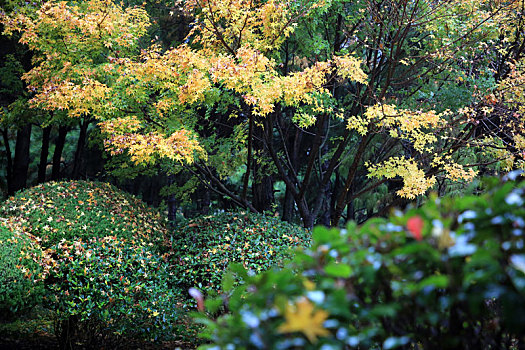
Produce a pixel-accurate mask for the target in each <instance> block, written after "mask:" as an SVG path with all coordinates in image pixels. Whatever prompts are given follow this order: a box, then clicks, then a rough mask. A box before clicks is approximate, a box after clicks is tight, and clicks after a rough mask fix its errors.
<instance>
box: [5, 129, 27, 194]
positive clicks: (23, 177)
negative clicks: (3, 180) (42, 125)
mask: <svg viewBox="0 0 525 350" xmlns="http://www.w3.org/2000/svg"><path fill="white" fill-rule="evenodd" d="M30 145H31V124H28V125H26V126H24V127H22V128H21V129H19V130H18V131H17V133H16V146H15V158H14V161H13V178H12V181H11V183H12V186H11V189H10V194H13V193H15V192H16V191H18V190H21V189H23V188H25V187H26V186H27V171H28V170H29V146H30Z"/></svg>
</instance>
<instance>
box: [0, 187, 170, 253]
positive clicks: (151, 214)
mask: <svg viewBox="0 0 525 350" xmlns="http://www.w3.org/2000/svg"><path fill="white" fill-rule="evenodd" d="M0 217H13V218H16V220H17V221H18V222H19V224H20V225H22V226H23V227H24V228H25V229H26V230H27V232H29V233H31V234H33V235H35V236H37V237H39V238H41V239H42V243H41V244H42V246H43V247H49V246H51V245H53V244H56V243H58V242H60V241H61V240H63V239H65V240H73V239H76V238H81V239H90V238H93V237H105V236H116V237H119V238H126V239H136V240H143V241H147V242H149V243H150V244H160V243H161V242H162V239H163V237H164V235H165V234H166V225H165V224H166V221H165V220H164V219H163V218H162V216H161V215H160V213H159V212H158V211H156V210H153V209H150V208H148V207H147V206H146V204H144V203H143V202H142V201H140V200H139V199H137V198H135V197H133V196H131V195H129V194H127V193H125V192H123V191H121V190H119V189H117V188H116V187H114V186H112V185H110V184H107V183H101V182H86V181H67V182H49V183H45V184H42V185H38V186H35V187H33V188H30V189H27V190H24V191H21V192H18V193H17V194H16V195H15V196H14V197H11V198H9V199H8V200H7V201H6V202H5V203H4V204H3V205H2V207H0Z"/></svg>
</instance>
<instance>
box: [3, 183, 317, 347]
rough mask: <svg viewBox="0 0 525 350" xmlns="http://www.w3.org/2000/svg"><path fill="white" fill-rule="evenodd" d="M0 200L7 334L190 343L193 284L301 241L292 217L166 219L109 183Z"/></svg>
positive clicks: (50, 188)
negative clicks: (172, 223) (174, 224)
mask: <svg viewBox="0 0 525 350" xmlns="http://www.w3.org/2000/svg"><path fill="white" fill-rule="evenodd" d="M0 210H1V213H2V217H3V219H2V220H1V221H0V243H1V244H0V249H1V250H2V254H1V260H0V262H1V263H2V268H3V269H2V274H1V275H0V278H1V279H2V280H1V281H0V282H2V283H0V285H1V286H2V289H1V290H0V310H1V311H2V312H1V314H2V320H1V322H2V324H1V325H0V327H1V329H2V333H4V332H5V334H7V335H8V337H7V338H6V339H3V341H7V340H9V339H11V340H10V341H11V345H13V344H15V343H16V339H17V338H20V337H22V338H24V337H25V338H28V339H32V338H34V339H36V340H35V341H39V340H38V339H42V337H43V338H44V339H46V341H44V344H46V346H49V344H55V345H56V344H58V346H60V347H61V348H69V347H71V346H77V347H78V346H80V347H85V348H98V347H99V346H112V347H121V348H126V347H130V346H134V344H135V345H136V344H142V345H141V346H147V347H159V346H160V347H163V346H168V347H169V346H177V345H181V344H182V345H184V346H190V347H191V346H193V345H195V344H196V343H195V339H197V332H198V329H199V326H198V325H197V324H195V323H194V322H193V321H192V320H191V318H190V317H189V314H188V312H189V311H190V310H191V309H194V308H195V303H194V302H192V301H191V297H190V295H189V294H188V290H189V289H190V288H192V287H196V288H200V289H202V290H203V291H204V292H206V293H207V294H210V295H217V294H220V293H221V283H220V281H221V276H222V273H223V272H224V270H225V269H226V268H227V267H228V265H229V263H230V262H234V261H238V262H241V263H243V264H244V266H246V267H247V268H251V269H253V270H254V271H256V272H260V271H264V270H267V269H268V268H270V267H272V266H275V265H279V264H281V265H282V264H283V263H284V261H285V260H286V259H288V258H290V257H291V253H290V251H289V250H290V248H291V247H294V246H300V245H307V244H308V242H309V238H308V237H309V234H308V233H307V231H305V230H304V229H302V228H300V227H297V226H294V225H291V224H288V223H285V222H282V221H280V220H279V219H278V218H275V217H272V216H264V215H259V214H251V213H248V212H242V211H239V212H235V213H221V214H218V215H217V216H210V215H208V216H204V217H201V218H197V219H194V220H191V221H187V222H183V223H181V224H180V225H179V227H178V228H175V229H168V226H167V222H166V221H165V220H163V219H162V218H161V213H160V212H159V211H158V210H154V209H150V208H148V207H147V206H146V205H144V204H143V203H142V202H141V201H140V200H138V199H137V198H135V197H133V196H130V195H128V194H126V193H124V192H122V191H120V190H117V189H116V188H115V187H113V186H110V185H108V184H106V183H91V182H85V181H68V182H56V183H53V182H51V183H46V184H44V185H40V186H37V187H34V188H31V189H28V190H26V191H22V192H19V193H17V195H16V196H14V197H12V198H10V199H8V200H7V201H6V202H4V203H3V205H2V207H1V208H0ZM214 218H216V219H217V220H213V219H214ZM39 335H40V336H39ZM45 335H47V337H46V336H45ZM53 337H54V338H53ZM19 341H20V339H19ZM13 342H15V343H13ZM163 342H166V343H163ZM21 344H22V345H21V346H23V344H24V342H23V341H22V343H21ZM192 344H193V345H192ZM27 346H29V345H27Z"/></svg>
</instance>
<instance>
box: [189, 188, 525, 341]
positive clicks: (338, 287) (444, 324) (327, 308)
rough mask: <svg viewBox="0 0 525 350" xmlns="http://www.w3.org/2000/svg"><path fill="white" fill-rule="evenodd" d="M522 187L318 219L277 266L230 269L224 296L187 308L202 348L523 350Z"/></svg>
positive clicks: (524, 211)
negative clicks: (290, 257)
mask: <svg viewBox="0 0 525 350" xmlns="http://www.w3.org/2000/svg"><path fill="white" fill-rule="evenodd" d="M524 186H525V183H522V184H516V183H514V182H508V183H505V184H504V185H502V186H498V187H497V188H495V189H493V190H492V191H491V192H490V194H488V195H484V196H480V197H474V196H469V197H463V198H444V199H437V198H433V199H431V200H429V201H428V203H426V204H425V205H423V206H422V207H421V208H419V209H412V210H409V211H407V212H406V213H404V214H403V213H396V214H393V215H392V216H391V217H390V218H389V219H388V220H387V219H373V220H369V221H368V222H367V223H365V224H364V225H363V226H361V227H357V226H356V225H355V224H353V223H351V224H350V225H349V226H348V229H347V230H337V229H331V230H329V229H326V228H321V227H318V228H316V229H315V230H314V232H313V243H312V246H311V247H310V248H306V249H301V248H298V249H297V250H296V256H295V259H294V261H293V263H292V264H291V265H289V266H287V267H286V268H283V269H273V270H271V271H268V272H265V273H262V274H259V275H255V276H252V275H250V274H248V273H246V271H245V269H244V268H242V266H234V267H233V271H234V272H235V274H237V276H239V277H240V278H241V279H242V281H243V282H244V283H243V284H241V285H239V286H237V287H233V284H232V283H231V281H232V280H233V278H232V275H231V273H228V274H226V275H225V277H224V279H223V287H224V289H225V290H227V291H228V293H225V294H224V295H222V296H220V297H217V298H211V299H208V300H206V306H207V309H208V312H209V313H208V314H207V315H208V316H206V314H204V313H200V314H195V317H196V318H197V321H200V322H203V323H204V324H205V325H206V330H205V332H204V333H203V336H204V337H205V338H206V339H208V340H211V342H212V344H211V345H205V346H203V347H202V348H213V347H214V346H218V347H221V348H239V349H242V348H257V349H288V348H304V349H319V348H320V349H342V348H359V349H380V348H381V349H391V348H400V349H417V348H423V349H433V348H440V349H458V348H463V349H496V348H497V349H521V348H523V347H524V346H525V336H524V334H525V249H524V230H525V208H524V206H523V204H524V203H525V189H524ZM224 305H227V307H228V309H229V313H228V314H226V315H222V316H219V317H215V316H216V315H215V311H217V310H218V309H219V308H222V307H224Z"/></svg>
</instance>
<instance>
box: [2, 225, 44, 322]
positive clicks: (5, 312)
mask: <svg viewBox="0 0 525 350" xmlns="http://www.w3.org/2000/svg"><path fill="white" fill-rule="evenodd" d="M40 253H41V251H40V249H39V247H38V244H36V243H35V242H34V237H31V236H30V235H28V234H25V233H22V232H18V231H14V232H13V231H11V229H9V228H8V227H7V220H5V219H3V220H0V319H2V318H4V319H5V318H10V317H13V316H15V315H16V314H19V313H21V312H24V311H27V310H29V309H31V308H32V307H33V306H35V305H37V304H38V303H39V302H40V301H41V298H42V295H43V284H42V283H39V282H38V281H39V279H40V278H41V273H42V269H41V268H40V266H39V265H38V264H37V262H36V261H35V260H36V259H37V258H38V257H39V256H40Z"/></svg>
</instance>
